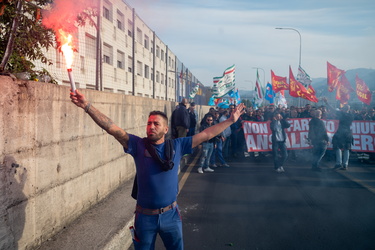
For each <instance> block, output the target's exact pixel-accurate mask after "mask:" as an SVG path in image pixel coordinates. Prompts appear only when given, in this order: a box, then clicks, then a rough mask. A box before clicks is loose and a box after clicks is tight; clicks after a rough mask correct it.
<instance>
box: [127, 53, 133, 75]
mask: <svg viewBox="0 0 375 250" xmlns="http://www.w3.org/2000/svg"><path fill="white" fill-rule="evenodd" d="M128 72H133V58H132V57H130V56H129V57H128Z"/></svg>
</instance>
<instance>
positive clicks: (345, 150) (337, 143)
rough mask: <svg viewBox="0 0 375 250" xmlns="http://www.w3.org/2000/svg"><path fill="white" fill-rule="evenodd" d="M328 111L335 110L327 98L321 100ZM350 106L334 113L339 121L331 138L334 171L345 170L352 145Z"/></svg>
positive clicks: (352, 117) (345, 106) (352, 118)
mask: <svg viewBox="0 0 375 250" xmlns="http://www.w3.org/2000/svg"><path fill="white" fill-rule="evenodd" d="M323 101H324V102H325V103H326V104H327V107H328V108H329V109H330V110H335V109H334V108H333V107H332V106H331V105H330V104H329V103H328V100H327V98H325V97H324V98H323ZM349 111H350V106H349V105H347V104H345V105H344V106H343V107H342V108H341V110H340V111H336V114H335V115H336V117H337V119H338V120H339V127H338V129H337V131H336V133H335V134H334V135H333V138H332V145H333V150H334V152H335V153H336V165H335V169H340V170H347V168H348V163H349V157H350V150H351V149H352V144H353V133H352V130H351V129H350V126H351V125H352V122H353V120H354V116H353V115H352V114H351V113H349Z"/></svg>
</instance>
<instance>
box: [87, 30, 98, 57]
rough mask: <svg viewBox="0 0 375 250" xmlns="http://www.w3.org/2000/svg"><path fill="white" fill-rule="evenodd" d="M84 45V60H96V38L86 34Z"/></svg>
mask: <svg viewBox="0 0 375 250" xmlns="http://www.w3.org/2000/svg"><path fill="white" fill-rule="evenodd" d="M85 45H86V46H85V47H86V51H85V53H86V55H85V56H86V58H90V59H96V38H95V37H93V36H91V35H89V34H87V33H86V36H85Z"/></svg>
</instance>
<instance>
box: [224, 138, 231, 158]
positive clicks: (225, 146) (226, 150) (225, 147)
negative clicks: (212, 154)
mask: <svg viewBox="0 0 375 250" xmlns="http://www.w3.org/2000/svg"><path fill="white" fill-rule="evenodd" d="M229 144H230V137H227V138H225V141H224V144H223V156H224V157H225V158H226V157H228V155H229Z"/></svg>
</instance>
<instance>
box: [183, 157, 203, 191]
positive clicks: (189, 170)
mask: <svg viewBox="0 0 375 250" xmlns="http://www.w3.org/2000/svg"><path fill="white" fill-rule="evenodd" d="M200 155H201V154H200V152H199V153H198V154H197V156H195V158H194V160H193V162H192V163H190V164H189V167H188V168H187V170H186V172H185V173H184V175H183V176H182V177H181V180H180V182H179V183H178V185H179V187H180V188H179V191H178V193H180V192H181V190H182V188H183V187H184V185H185V182H186V180H187V178H188V177H189V175H190V173H191V170H192V169H193V167H194V166H195V164H196V163H197V161H198V159H199V157H200Z"/></svg>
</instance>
